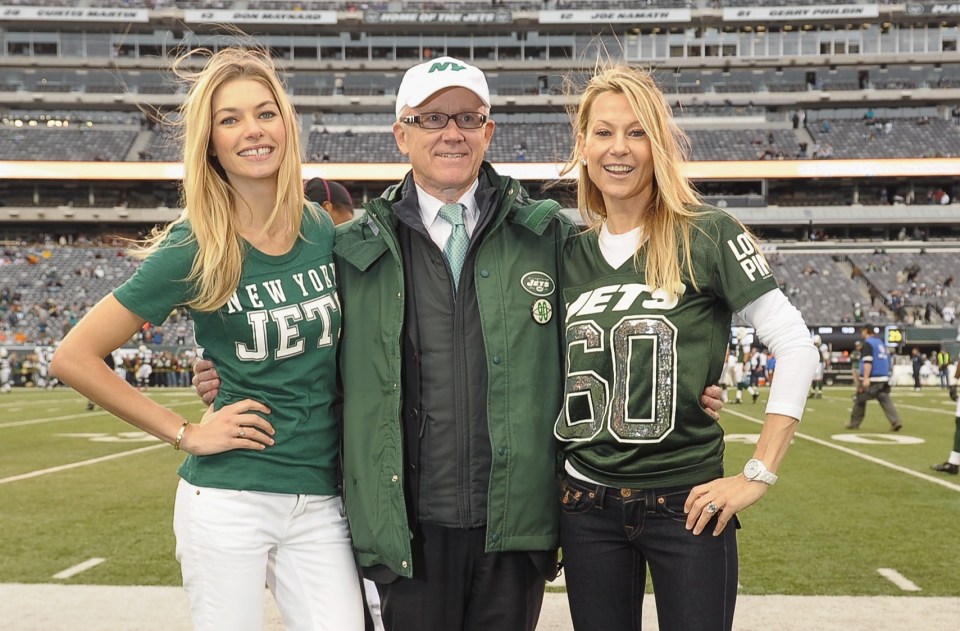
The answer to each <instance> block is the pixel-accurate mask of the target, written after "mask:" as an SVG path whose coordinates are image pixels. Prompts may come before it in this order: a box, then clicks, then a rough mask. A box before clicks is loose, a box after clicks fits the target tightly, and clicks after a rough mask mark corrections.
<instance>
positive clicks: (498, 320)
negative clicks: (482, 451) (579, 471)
mask: <svg viewBox="0 0 960 631" xmlns="http://www.w3.org/2000/svg"><path fill="white" fill-rule="evenodd" d="M481 168H482V169H483V173H482V174H481V180H480V181H481V187H483V186H484V178H486V179H487V181H489V182H490V183H492V184H493V186H494V187H495V188H496V189H498V195H497V197H496V199H497V200H498V202H497V204H498V206H497V209H496V212H495V216H494V217H493V218H492V220H491V222H490V223H489V225H488V226H487V229H486V230H485V232H484V234H483V237H482V239H483V241H482V243H481V244H480V246H479V250H478V251H477V255H476V265H475V267H474V269H473V273H474V279H475V282H476V291H477V298H478V302H479V307H480V320H481V322H480V325H481V326H482V327H483V337H484V344H485V346H486V362H487V372H488V383H489V386H488V393H487V417H488V425H489V432H490V441H491V447H492V454H493V462H492V465H491V472H490V482H489V487H488V494H487V495H488V504H487V526H486V528H487V533H486V550H487V551H488V552H493V551H549V550H555V549H556V547H557V546H558V532H557V531H558V521H559V516H558V505H559V502H558V495H557V492H556V488H557V482H556V481H557V466H558V465H557V463H558V460H557V450H556V445H555V443H554V437H553V424H554V421H555V420H556V416H557V413H558V412H559V409H560V403H561V397H562V394H563V365H562V362H563V352H562V350H561V349H562V347H561V335H560V328H561V323H560V322H559V314H560V313H561V309H560V308H559V307H560V305H559V301H560V292H559V291H558V287H557V270H558V269H559V264H560V253H561V251H562V245H563V240H564V239H565V238H566V237H567V236H568V235H569V234H571V233H572V232H573V231H574V230H575V227H574V225H573V224H572V222H570V221H569V220H568V219H566V218H565V217H563V216H562V215H561V214H560V206H559V204H557V203H556V202H553V201H533V200H530V199H529V198H527V195H526V192H525V191H524V190H523V189H522V187H521V186H520V184H519V183H518V182H517V181H516V180H513V179H511V178H508V177H501V176H500V175H498V174H497V173H496V172H495V171H494V170H493V168H492V167H491V166H490V165H489V164H488V163H486V162H485V163H484V164H483V166H482V167H481ZM406 177H407V178H411V177H412V175H411V174H408V175H407V176H406ZM403 189H404V186H403V183H401V184H400V185H396V186H393V187H391V188H390V189H388V190H387V191H386V192H385V193H384V196H383V197H381V198H378V199H375V200H372V201H370V202H367V203H366V204H365V205H364V207H365V210H366V215H365V216H363V217H361V218H359V219H358V220H357V221H354V222H350V223H348V224H344V225H342V226H340V227H339V228H338V233H337V241H336V245H335V247H334V252H335V254H336V256H337V268H338V269H337V271H338V276H339V286H340V295H341V302H342V305H341V307H342V310H343V323H344V324H343V330H342V336H343V337H342V340H341V347H340V351H341V356H340V377H341V381H342V384H341V385H342V388H343V401H344V412H343V425H344V428H343V490H344V501H345V505H346V510H347V517H348V519H349V522H350V530H351V534H352V536H353V544H354V549H355V550H356V552H357V555H358V559H359V561H360V564H361V566H363V567H364V568H376V569H378V570H380V569H388V570H390V573H392V574H394V575H398V576H405V577H412V576H413V571H414V567H413V559H414V554H413V545H412V542H413V540H414V537H415V535H414V533H415V532H416V531H417V528H416V524H415V523H412V522H413V520H415V519H416V507H415V506H411V505H410V502H411V500H410V498H409V497H407V495H408V493H407V492H406V491H405V488H406V485H405V482H406V480H405V478H404V476H405V475H413V473H411V471H410V468H409V467H407V466H405V465H406V461H405V459H406V450H405V447H404V445H405V435H404V424H403V419H402V410H403V400H402V395H403V392H402V385H401V384H402V380H401V370H402V368H403V366H404V361H403V360H404V358H403V357H402V353H403V348H404V300H405V291H404V277H403V275H404V268H403V263H402V261H401V258H400V257H401V254H400V249H399V243H398V238H397V225H398V219H397V218H396V217H395V215H394V214H393V212H392V206H393V204H394V203H396V202H398V201H400V199H401V197H400V196H401V191H402V190H403ZM538 320H540V322H538ZM549 578H552V576H550V577H549Z"/></svg>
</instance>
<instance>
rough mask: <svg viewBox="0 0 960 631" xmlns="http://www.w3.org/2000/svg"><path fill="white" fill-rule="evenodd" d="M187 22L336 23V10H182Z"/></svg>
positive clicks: (184, 19)
mask: <svg viewBox="0 0 960 631" xmlns="http://www.w3.org/2000/svg"><path fill="white" fill-rule="evenodd" d="M183 13H184V16H183V21H184V22H185V23H187V24H211V23H213V24H336V23H337V12H336V11H224V10H211V11H202V10H196V9H191V10H188V11H184V12H183Z"/></svg>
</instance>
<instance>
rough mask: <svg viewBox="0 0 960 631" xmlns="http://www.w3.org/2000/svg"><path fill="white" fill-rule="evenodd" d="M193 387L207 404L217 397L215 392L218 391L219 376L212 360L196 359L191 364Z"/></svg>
mask: <svg viewBox="0 0 960 631" xmlns="http://www.w3.org/2000/svg"><path fill="white" fill-rule="evenodd" d="M193 388H194V389H195V390H196V391H197V395H198V396H199V397H200V399H201V400H203V402H204V403H206V404H207V405H210V404H211V403H213V400H214V399H216V398H217V393H218V392H220V376H219V375H218V374H217V369H216V368H214V367H213V362H212V361H210V360H208V359H198V360H197V362H196V363H195V364H194V365H193Z"/></svg>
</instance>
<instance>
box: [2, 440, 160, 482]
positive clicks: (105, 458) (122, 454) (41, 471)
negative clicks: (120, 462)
mask: <svg viewBox="0 0 960 631" xmlns="http://www.w3.org/2000/svg"><path fill="white" fill-rule="evenodd" d="M166 446H167V443H162V444H160V445H150V446H149V447H140V448H139V449H131V450H130V451H121V452H120V453H116V454H110V455H109V456H100V457H99V458H93V459H91V460H81V461H80V462H71V463H70V464H63V465H59V466H57V467H50V468H49V469H38V470H37V471H31V472H30V473H21V474H20V475H13V476H10V477H9V478H0V484H7V483H8V482H18V481H20V480H29V479H30V478H37V477H40V476H41V475H46V474H48V473H58V472H60V471H67V470H68V469H76V468H77V467H85V466H87V465H91V464H99V463H101V462H107V461H108V460H116V459H117V458H125V457H126V456H133V455H136V454H140V453H144V452H147V451H150V450H151V449H160V448H161V447H166Z"/></svg>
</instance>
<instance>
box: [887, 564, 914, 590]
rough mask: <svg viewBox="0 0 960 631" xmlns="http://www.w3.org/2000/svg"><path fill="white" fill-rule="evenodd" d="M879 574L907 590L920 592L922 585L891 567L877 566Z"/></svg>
mask: <svg viewBox="0 0 960 631" xmlns="http://www.w3.org/2000/svg"><path fill="white" fill-rule="evenodd" d="M877 574H879V575H880V576H882V577H883V578H885V579H887V580H888V581H890V582H891V583H893V584H894V585H896V586H897V587H899V588H900V589H902V590H903V591H905V592H919V591H921V589H920V587H918V586H917V584H916V583H914V582H913V581H911V580H910V579H908V578H907V577H906V576H904V575H903V574H901V573H900V572H898V571H896V570H894V569H893V568H889V567H881V568H877Z"/></svg>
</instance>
